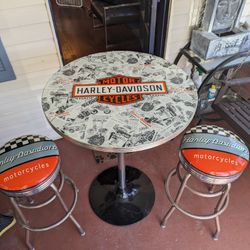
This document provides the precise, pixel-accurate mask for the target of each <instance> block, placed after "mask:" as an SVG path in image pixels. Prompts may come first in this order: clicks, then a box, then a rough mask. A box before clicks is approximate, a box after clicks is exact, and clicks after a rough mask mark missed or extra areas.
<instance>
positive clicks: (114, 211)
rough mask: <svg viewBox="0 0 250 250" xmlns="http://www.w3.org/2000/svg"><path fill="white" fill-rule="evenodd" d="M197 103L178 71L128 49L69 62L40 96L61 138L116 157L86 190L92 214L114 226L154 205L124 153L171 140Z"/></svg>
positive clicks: (128, 221) (143, 180) (135, 218)
mask: <svg viewBox="0 0 250 250" xmlns="http://www.w3.org/2000/svg"><path fill="white" fill-rule="evenodd" d="M197 101H198V96H197V90H196V88H195V86H194V84H193V82H192V81H191V80H190V78H189V77H188V76H187V75H186V74H185V73H184V71H183V70H181V69H180V68H178V67H177V66H176V65H171V64H170V63H168V62H167V61H166V60H164V59H162V58H160V57H156V56H153V55H150V54H145V53H139V52H132V51H113V52H103V53H97V54H92V55H89V56H86V57H83V58H80V59H78V60H75V61H73V62H71V63H69V64H67V65H66V66H64V67H63V68H61V69H60V70H59V71H57V72H56V73H55V74H54V75H53V76H52V77H51V79H50V80H49V81H48V83H47V85H46V87H45V89H44V91H43V95H42V107H43V110H44V113H45V116H46V117H47V119H48V121H49V123H50V124H51V126H52V127H53V128H54V129H55V130H56V131H57V132H58V133H59V134H61V135H62V136H63V137H65V138H67V139H69V140H70V141H72V142H74V143H76V144H78V145H80V146H82V147H85V148H89V149H93V150H97V151H103V152H114V153H117V154H118V166H115V167H111V168H108V169H107V170H105V171H103V172H102V173H101V174H99V175H98V176H97V177H96V179H95V180H94V181H93V182H92V184H91V187H90V191H89V200H90V204H91V206H92V208H93V210H94V212H95V213H96V214H97V215H98V216H99V217H100V218H101V219H103V220H104V221H106V222H108V223H111V224H114V225H128V224H132V223H135V222H137V221H139V220H141V219H142V218H144V217H145V216H146V215H148V214H149V212H150V211H151V209H152V207H153V204H154V199H155V194H154V188H153V185H152V183H151V181H150V179H149V178H148V177H147V176H146V175H145V174H144V173H143V172H142V171H141V170H139V169H137V168H134V167H130V166H126V165H125V161H124V153H129V152H137V151H141V150H145V149H150V148H153V147H156V146H159V145H161V144H163V143H165V142H168V141H170V140H171V139H173V138H175V137H176V136H177V135H179V134H180V133H181V132H182V131H183V130H184V129H185V128H186V127H187V126H188V125H189V123H190V122H191V120H192V118H193V116H194V114H195V111H196V107H197ZM176 150H177V149H176ZM167 157H171V156H167V155H166V164H167ZM83 177H84V173H83Z"/></svg>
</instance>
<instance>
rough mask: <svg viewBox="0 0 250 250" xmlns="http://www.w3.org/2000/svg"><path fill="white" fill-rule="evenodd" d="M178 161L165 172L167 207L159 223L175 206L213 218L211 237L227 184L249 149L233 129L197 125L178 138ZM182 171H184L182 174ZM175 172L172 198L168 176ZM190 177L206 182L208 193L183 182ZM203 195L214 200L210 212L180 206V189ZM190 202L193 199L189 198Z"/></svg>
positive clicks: (244, 162)
mask: <svg viewBox="0 0 250 250" xmlns="http://www.w3.org/2000/svg"><path fill="white" fill-rule="evenodd" d="M179 159H180V161H179V163H178V165H177V167H176V168H174V169H173V170H172V171H171V172H170V173H169V175H168V177H167V180H166V182H165V190H166V193H167V197H168V199H169V201H170V203H171V208H170V209H169V210H168V212H167V213H166V215H165V217H164V218H163V220H162V222H161V227H162V228H165V227H166V224H167V221H168V219H169V217H170V216H171V214H172V213H173V212H174V211H175V209H177V210H179V211H180V212H182V213H183V214H185V215H187V216H189V217H191V218H194V219H200V220H208V219H214V218H215V223H216V232H215V233H214V235H213V239H214V240H218V237H219V233H220V223H219V215H221V214H222V213H223V212H224V211H225V209H226V208H227V206H228V203H229V190H230V187H231V183H232V182H233V181H235V180H236V179H238V178H239V176H240V175H241V174H242V172H243V170H244V169H245V167H246V166H247V165H248V162H249V150H248V148H247V146H246V145H245V143H244V142H243V141H242V140H241V138H239V137H238V136H237V135H236V134H234V133H233V132H231V131H229V130H226V129H224V128H221V127H217V126H214V125H199V126H196V127H194V128H192V129H191V130H189V131H187V132H186V133H185V135H184V137H183V139H182V142H181V145H180V150H179ZM183 172H184V173H183ZM174 175H177V177H178V179H179V181H180V186H179V189H178V192H177V195H176V197H175V199H173V197H172V195H171V193H170V189H169V187H170V181H171V178H172V177H173V176H174ZM190 177H193V178H196V179H198V180H199V181H201V182H203V183H206V184H209V189H208V192H206V191H205V192H201V191H198V190H197V189H195V188H193V187H192V188H191V186H190V183H189V185H188V184H187V183H188V181H189V179H190ZM185 189H187V190H189V191H191V192H192V193H193V194H195V195H198V196H201V197H205V198H214V197H217V199H218V202H217V204H216V206H215V208H214V211H213V212H212V213H210V214H206V215H197V214H193V213H191V212H190V211H187V209H184V208H183V205H180V199H181V197H182V194H183V192H184V190H185ZM192 202H195V201H193V200H192Z"/></svg>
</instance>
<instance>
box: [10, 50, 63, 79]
mask: <svg viewBox="0 0 250 250" xmlns="http://www.w3.org/2000/svg"><path fill="white" fill-rule="evenodd" d="M58 64H59V62H58V56H57V54H49V55H44V56H39V57H33V58H28V59H24V60H19V61H15V62H13V63H12V67H13V69H14V71H15V74H16V75H17V76H18V77H19V76H21V75H23V74H25V75H26V74H28V73H31V72H39V71H42V70H47V69H56V68H58Z"/></svg>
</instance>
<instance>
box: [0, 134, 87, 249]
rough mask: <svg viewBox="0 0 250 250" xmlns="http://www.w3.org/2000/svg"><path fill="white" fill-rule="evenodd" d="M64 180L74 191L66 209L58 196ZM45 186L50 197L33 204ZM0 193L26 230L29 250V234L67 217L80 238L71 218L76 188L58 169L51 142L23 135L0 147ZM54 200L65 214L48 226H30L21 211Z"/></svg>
mask: <svg viewBox="0 0 250 250" xmlns="http://www.w3.org/2000/svg"><path fill="white" fill-rule="evenodd" d="M57 177H58V178H57ZM56 179H58V181H56ZM64 181H66V182H67V183H68V184H70V187H72V189H73V192H74V197H73V198H72V203H71V205H70V208H68V207H67V205H66V203H65V202H64V200H63V198H62V196H61V191H62V188H63V186H64ZM49 187H50V189H51V190H52V191H53V195H52V196H51V194H50V195H49V196H48V197H49V198H48V197H47V198H46V200H45V201H44V200H43V201H39V202H34V200H33V197H32V196H33V195H34V194H38V193H40V192H42V191H44V190H45V189H48V188H49ZM0 191H1V192H2V193H3V194H5V195H7V196H8V197H9V198H10V201H11V203H12V205H13V208H14V213H15V217H16V219H17V221H18V222H19V224H20V225H21V226H22V227H23V228H25V230H26V244H27V246H28V248H29V249H34V247H33V246H32V244H31V242H30V231H34V232H40V231H46V230H49V229H52V228H55V227H57V226H59V225H60V224H62V223H63V222H64V221H65V220H66V219H67V218H70V219H71V220H72V222H73V223H74V224H75V226H76V227H77V229H78V230H79V232H80V234H81V235H82V236H83V235H84V234H85V232H84V230H83V229H82V227H81V226H80V225H79V223H78V222H77V221H76V219H75V218H74V217H73V215H72V211H73V210H74V208H75V205H76V202H77V196H78V189H77V187H76V185H75V183H74V182H73V181H72V180H71V179H70V178H69V177H67V176H65V175H64V174H63V173H62V171H61V170H60V156H59V152H58V148H57V146H56V144H55V143H54V142H53V141H52V140H49V139H48V138H46V137H44V136H40V135H26V136H21V137H18V138H15V139H13V140H11V141H9V142H7V143H6V144H5V145H4V146H3V147H1V148H0ZM48 192H49V190H48ZM43 193H44V192H43ZM56 198H58V200H59V202H60V204H61V205H62V207H63V209H64V211H65V214H64V216H63V217H62V218H59V219H57V222H55V223H52V224H50V225H46V226H43V227H33V226H31V225H30V223H29V222H28V220H27V219H26V217H25V216H24V213H23V210H24V209H38V208H41V207H44V206H46V205H48V204H49V203H51V202H52V201H54V200H55V199H56Z"/></svg>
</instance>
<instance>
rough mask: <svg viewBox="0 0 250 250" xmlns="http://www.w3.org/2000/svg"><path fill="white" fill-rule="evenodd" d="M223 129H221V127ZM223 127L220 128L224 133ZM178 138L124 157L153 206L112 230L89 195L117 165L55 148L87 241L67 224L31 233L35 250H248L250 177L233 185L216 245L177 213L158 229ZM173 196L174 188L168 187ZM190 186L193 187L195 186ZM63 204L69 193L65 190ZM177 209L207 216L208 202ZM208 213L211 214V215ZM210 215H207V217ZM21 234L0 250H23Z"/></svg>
mask: <svg viewBox="0 0 250 250" xmlns="http://www.w3.org/2000/svg"><path fill="white" fill-rule="evenodd" d="M225 126H226V125H225ZM225 126H224V127H225ZM181 137H182V135H180V136H178V137H177V138H176V139H174V140H173V141H171V142H168V143H166V144H164V145H162V146H159V147H156V148H154V149H150V150H146V151H141V152H137V153H131V154H128V155H126V162H127V164H128V165H131V166H135V167H137V168H139V169H141V170H142V171H143V172H144V173H146V174H147V176H148V177H149V178H150V179H151V181H152V183H153V185H154V188H155V195H156V198H155V204H154V206H153V209H152V211H151V212H150V214H149V215H148V216H147V217H145V218H144V219H143V220H141V221H139V222H137V223H135V224H133V225H129V226H113V225H110V224H108V223H106V222H104V221H102V220H100V219H99V218H98V217H97V216H96V215H95V213H94V212H93V210H92V209H91V207H90V204H89V200H88V191H89V188H90V185H91V182H92V181H93V179H94V178H95V177H96V176H97V175H98V174H99V173H100V172H102V171H103V170H104V169H106V168H108V167H110V166H113V165H115V164H116V160H108V161H105V162H104V163H101V164H97V163H96V161H95V159H94V157H93V152H92V151H90V150H87V149H84V148H82V147H79V146H76V145H74V144H72V143H71V142H68V141H66V140H64V139H61V140H58V141H57V144H58V147H59V149H60V153H61V157H62V166H61V168H62V169H63V171H64V172H65V174H67V175H68V176H70V177H71V178H72V179H73V180H74V181H75V182H76V184H77V186H78V188H79V189H80V192H79V199H78V203H77V205H76V209H75V211H74V215H75V217H76V218H77V219H78V220H79V222H80V224H81V225H82V226H83V227H84V229H85V231H86V235H85V236H84V237H81V236H80V235H79V233H78V231H77V230H76V228H75V227H74V225H73V224H72V223H71V221H69V220H67V221H66V222H65V223H64V224H62V225H61V226H59V227H57V228H56V229H53V230H51V231H46V232H38V233H32V234H31V239H32V242H33V243H34V246H35V247H36V249H37V250H40V249H42V250H44V249H46V250H71V249H74V250H80V249H81V250H82V249H84V250H109V249H117V250H141V249H144V250H159V249H168V250H170V249H174V250H179V249H185V250H193V249H195V250H198V249H202V250H210V249H213V250H216V249H218V250H223V249H225V250H235V249H240V250H248V249H250V237H249V232H250V212H249V207H250V199H249V197H250V188H249V187H250V186H249V185H250V184H249V183H250V171H249V170H248V169H246V170H245V172H244V173H243V175H242V176H241V177H240V178H239V179H238V180H237V181H235V183H233V185H232V190H231V193H230V203H229V207H228V208H227V210H226V211H225V212H224V213H223V214H222V216H221V217H220V221H221V228H222V232H221V236H220V239H219V241H214V240H213V239H212V238H211V233H212V232H213V230H214V229H215V224H214V221H213V220H212V221H211V220H210V221H198V220H193V219H191V218H188V217H186V216H185V215H182V214H181V213H180V212H178V211H176V212H175V213H174V214H173V215H172V217H171V218H170V220H169V224H168V226H167V227H166V228H165V229H161V227H160V220H161V218H162V217H163V216H164V214H165V212H166V211H167V209H168V208H169V205H170V203H169V201H168V199H167V197H166V194H165V190H164V179H165V178H166V176H167V174H168V172H169V171H170V170H171V169H172V168H173V167H175V166H176V163H177V160H178V158H177V152H178V146H179V143H180V139H181ZM172 184H173V185H172V187H171V188H172V190H173V189H175V186H176V185H177V182H175V181H173V183H172ZM194 185H197V183H195V184H194ZM64 191H65V199H66V200H69V198H70V197H72V193H71V192H70V190H69V189H67V186H66V187H65V190H64ZM182 203H183V204H185V207H186V208H192V211H194V212H203V213H204V212H205V211H209V209H208V208H209V206H210V205H212V203H211V201H207V200H206V199H200V198H197V197H195V196H194V195H191V194H190V193H189V192H185V193H184V196H183V199H182ZM9 209H10V204H9V202H8V200H7V198H6V197H4V196H3V195H2V194H0V211H1V212H4V211H6V212H8V211H9ZM60 211H61V209H60V207H59V206H58V204H51V205H49V207H47V208H46V209H41V211H35V212H32V213H30V214H29V215H30V221H31V222H35V223H36V225H41V224H43V223H44V222H45V221H47V220H48V221H50V222H51V221H55V217H56V216H60V214H61V213H60ZM210 211H211V210H210ZM211 212H212V211H211ZM24 240H25V235H24V230H23V229H22V228H21V227H20V226H19V225H17V224H16V225H15V226H14V228H12V229H10V230H9V231H8V232H6V233H5V234H4V235H3V236H2V237H1V238H0V249H2V250H17V249H18V250H22V249H26V246H25V244H24Z"/></svg>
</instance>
